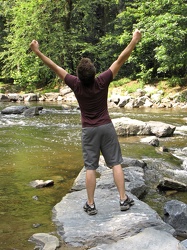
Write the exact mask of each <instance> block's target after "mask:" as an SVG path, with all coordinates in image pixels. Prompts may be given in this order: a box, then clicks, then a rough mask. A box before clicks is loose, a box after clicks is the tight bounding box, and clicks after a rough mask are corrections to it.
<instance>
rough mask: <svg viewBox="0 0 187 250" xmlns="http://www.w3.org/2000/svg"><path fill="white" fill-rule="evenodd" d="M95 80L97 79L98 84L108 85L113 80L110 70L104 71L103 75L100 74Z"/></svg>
mask: <svg viewBox="0 0 187 250" xmlns="http://www.w3.org/2000/svg"><path fill="white" fill-rule="evenodd" d="M97 78H98V80H99V83H100V84H106V85H109V84H110V82H111V81H112V80H113V74H112V71H111V70H110V69H108V70H106V71H104V72H103V73H101V74H100V75H99V76H98V77H97Z"/></svg>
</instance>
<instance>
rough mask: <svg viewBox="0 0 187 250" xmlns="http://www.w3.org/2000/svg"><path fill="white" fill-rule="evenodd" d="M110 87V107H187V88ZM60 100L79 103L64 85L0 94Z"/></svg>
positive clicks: (20, 99) (1, 97) (0, 98)
mask: <svg viewBox="0 0 187 250" xmlns="http://www.w3.org/2000/svg"><path fill="white" fill-rule="evenodd" d="M133 84H135V82H130V83H128V84H125V85H122V86H120V87H110V88H109V96H108V101H109V107H119V108H178V109H187V88H185V87H180V86H178V87H174V88H169V87H168V86H167V85H165V84H162V85H161V84H160V85H145V86H144V87H143V88H137V89H136V90H135V91H134V92H130V91H127V89H128V87H127V86H128V85H129V86H130V85H133ZM33 101H37V102H58V103H60V102H61V103H63V104H64V103H67V104H68V105H75V107H76V106H77V105H78V104H77V101H76V98H75V96H74V94H73V92H72V91H71V89H70V88H69V87H68V86H62V87H61V88H60V89H59V91H58V92H56V91H55V92H48V93H44V94H42V93H40V92H36V93H7V94H0V102H13V103H27V102H33Z"/></svg>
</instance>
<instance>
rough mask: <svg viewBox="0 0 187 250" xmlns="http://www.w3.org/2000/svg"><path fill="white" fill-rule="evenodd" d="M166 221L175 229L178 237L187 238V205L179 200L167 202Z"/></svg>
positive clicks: (165, 207) (165, 209)
mask: <svg viewBox="0 0 187 250" xmlns="http://www.w3.org/2000/svg"><path fill="white" fill-rule="evenodd" d="M164 221H165V222H166V223H168V224H169V225H171V226H172V227H173V228H175V230H176V233H177V235H179V236H183V237H187V204H185V203H183V202H181V201H177V200H171V201H168V202H166V204H165V206H164Z"/></svg>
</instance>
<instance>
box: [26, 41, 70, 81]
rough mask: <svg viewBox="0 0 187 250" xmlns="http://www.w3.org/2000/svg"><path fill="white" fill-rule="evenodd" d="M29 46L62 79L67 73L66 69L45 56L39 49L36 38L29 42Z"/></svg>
mask: <svg viewBox="0 0 187 250" xmlns="http://www.w3.org/2000/svg"><path fill="white" fill-rule="evenodd" d="M30 48H31V50H32V51H33V52H34V53H35V54H36V55H37V56H38V57H39V58H40V59H41V60H42V61H43V62H44V63H45V64H46V65H47V66H48V67H49V68H50V69H51V70H52V71H54V72H55V73H56V74H57V75H58V76H59V77H60V78H61V79H62V80H64V78H65V76H66V75H67V71H66V70H65V69H63V68H61V67H60V66H58V65H57V64H56V63H54V62H53V61H52V60H51V59H50V58H48V57H47V56H45V55H44V54H43V53H42V52H41V51H40V50H39V43H38V42H37V41H36V40H33V41H32V42H31V44H30Z"/></svg>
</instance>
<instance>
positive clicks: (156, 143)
mask: <svg viewBox="0 0 187 250" xmlns="http://www.w3.org/2000/svg"><path fill="white" fill-rule="evenodd" d="M140 141H141V142H143V143H147V144H149V145H151V146H153V147H158V146H159V144H160V142H159V139H158V138H157V137H156V136H149V137H146V138H142V139H141V140H140Z"/></svg>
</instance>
